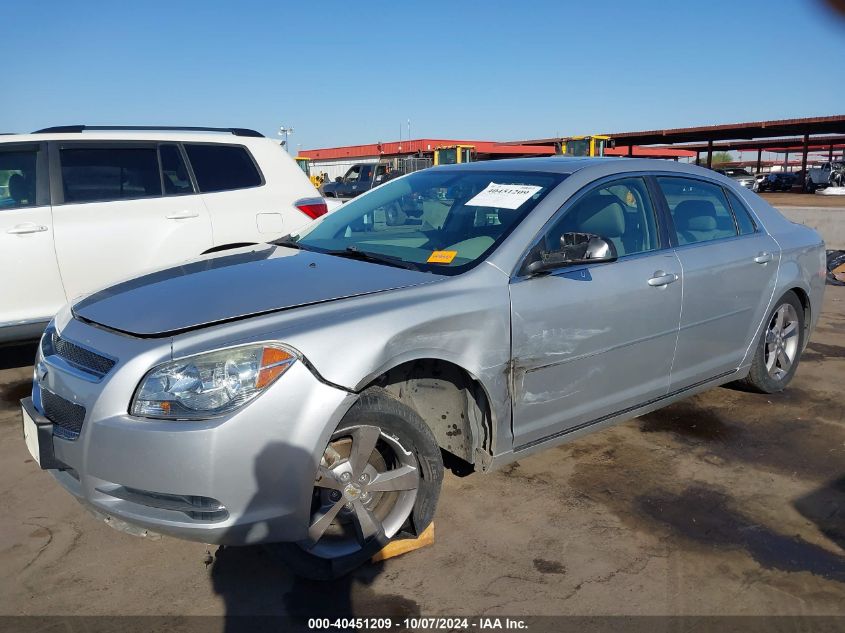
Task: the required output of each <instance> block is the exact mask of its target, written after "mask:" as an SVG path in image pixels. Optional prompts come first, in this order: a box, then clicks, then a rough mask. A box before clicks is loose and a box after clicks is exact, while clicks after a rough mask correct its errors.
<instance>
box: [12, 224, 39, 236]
mask: <svg viewBox="0 0 845 633" xmlns="http://www.w3.org/2000/svg"><path fill="white" fill-rule="evenodd" d="M46 230H47V227H46V226H44V225H43V224H32V223H29V224H18V225H17V226H13V227H12V228H10V229H9V230H8V231H6V233H8V234H9V235H26V234H27V233H41V232H42V231H46Z"/></svg>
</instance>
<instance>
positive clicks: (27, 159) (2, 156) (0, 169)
mask: <svg viewBox="0 0 845 633" xmlns="http://www.w3.org/2000/svg"><path fill="white" fill-rule="evenodd" d="M37 159H38V151H37V150H35V149H33V150H12V151H5V152H0V211H2V210H3V209H15V208H19V207H31V206H34V205H35V191H36V189H35V185H36V173H35V172H36V163H37Z"/></svg>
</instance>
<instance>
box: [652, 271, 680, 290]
mask: <svg viewBox="0 0 845 633" xmlns="http://www.w3.org/2000/svg"><path fill="white" fill-rule="evenodd" d="M676 281H678V276H677V275H676V274H675V273H665V272H663V271H662V270H658V271H657V272H655V273H654V276H653V277H652V278H651V279H649V280H648V285H649V286H668V285H669V284H671V283H673V282H676Z"/></svg>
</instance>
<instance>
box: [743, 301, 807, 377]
mask: <svg viewBox="0 0 845 633" xmlns="http://www.w3.org/2000/svg"><path fill="white" fill-rule="evenodd" d="M803 348H804V306H803V305H801V301H799V300H798V297H797V296H795V293H794V292H791V291H790V292H787V293H786V294H785V295H784V296H783V297H781V299H780V300H779V301H778V302H777V303H776V304H775V307H774V309H773V310H772V311H771V312H770V314H769V317H768V319H767V320H766V323H765V324H764V327H763V334H762V335H761V337H760V342H759V343H758V345H757V350H756V352H755V354H754V360H753V361H752V364H751V370H750V371H749V372H748V376H747V377H746V378H745V380H743V383H744V384H745V385H746V386H748V387H750V388H752V389H753V390H755V391H759V392H761V393H775V392H777V391H782V390H783V389H784V388H785V387H786V386H787V385H788V384H789V382H790V381H791V380H792V377H793V376H794V375H795V370H796V369H797V368H798V359H799V356H800V355H801V350H802V349H803Z"/></svg>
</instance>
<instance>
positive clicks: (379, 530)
mask: <svg viewBox="0 0 845 633" xmlns="http://www.w3.org/2000/svg"><path fill="white" fill-rule="evenodd" d="M419 484H420V474H419V467H418V464H417V460H416V456H415V455H414V453H413V452H412V451H410V450H408V449H407V448H406V447H404V446H402V444H401V442H400V441H399V440H398V439H397V438H396V437H393V436H392V435H388V434H387V433H384V432H382V431H381V429H379V427H377V426H369V425H356V426H352V427H347V428H343V429H341V430H339V431H337V432H335V434H334V435H333V436H332V439H331V440H330V442H329V445H328V446H327V447H326V450H325V452H324V453H323V457H322V459H321V461H320V468H319V470H318V472H317V477H316V480H315V482H314V493H313V498H312V512H311V523H310V525H309V527H308V536H309V539H310V543H308V544H306V545H303V547H304V548H305V549H306V550H307V551H308V552H309V553H311V554H314V555H316V556H319V557H321V558H328V559H331V558H337V557H340V556H345V555H348V554H352V553H355V552H356V551H359V550H360V549H362V548H363V547H364V546H365V545H366V544H367V543H369V542H370V541H371V540H372V539H373V538H386V539H389V538H391V537H392V536H394V535H395V534H396V533H397V532H398V531H399V529H400V528H401V527H402V525H403V524H404V523H405V521H406V520H407V519H408V517H409V516H410V514H411V511H412V510H413V508H414V503H415V501H416V497H417V491H418V489H419Z"/></svg>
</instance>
